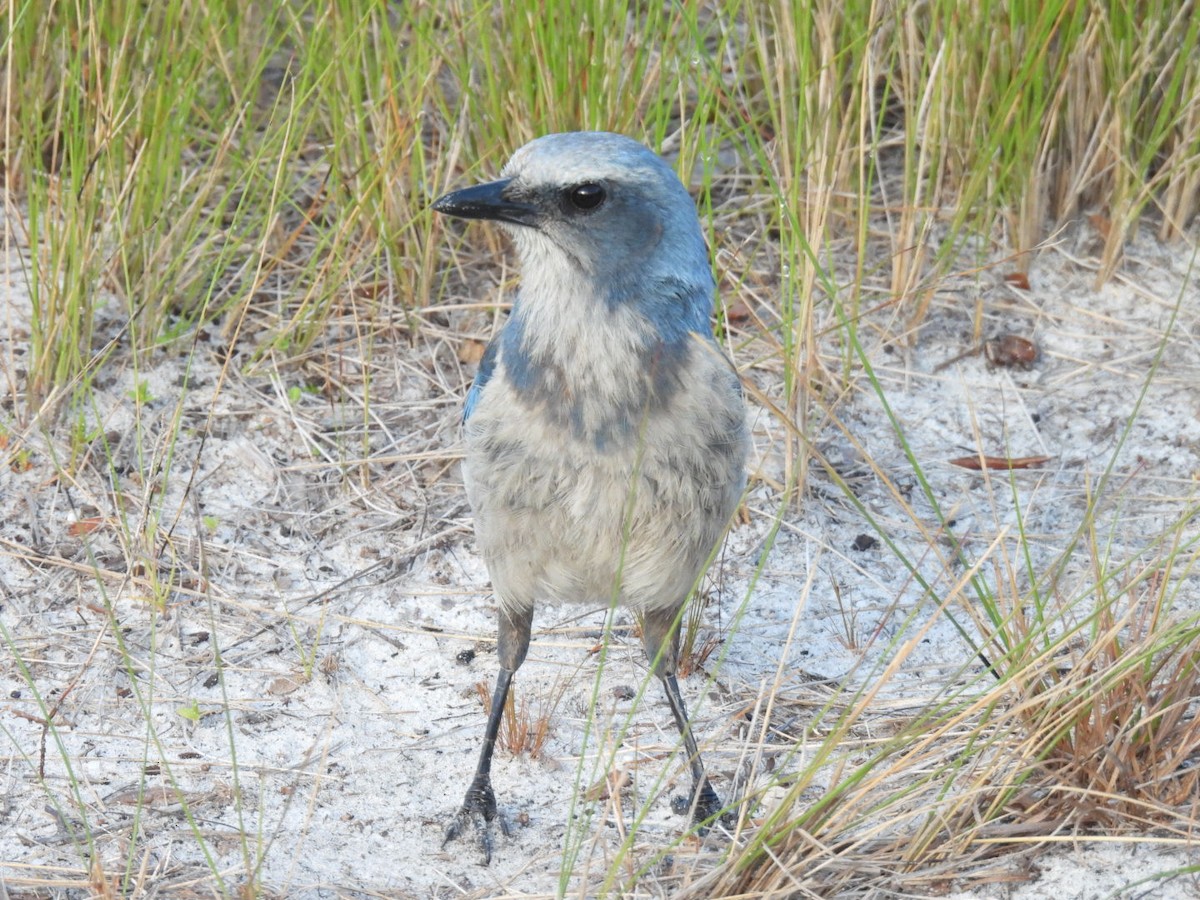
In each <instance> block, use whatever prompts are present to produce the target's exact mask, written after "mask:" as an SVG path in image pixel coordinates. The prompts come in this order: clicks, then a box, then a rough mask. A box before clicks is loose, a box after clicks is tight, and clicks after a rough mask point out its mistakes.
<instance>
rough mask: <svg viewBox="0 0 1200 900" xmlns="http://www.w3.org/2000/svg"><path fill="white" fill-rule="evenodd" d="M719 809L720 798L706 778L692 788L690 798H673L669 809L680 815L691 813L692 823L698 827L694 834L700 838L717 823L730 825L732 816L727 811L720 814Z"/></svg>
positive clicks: (720, 805) (720, 804)
mask: <svg viewBox="0 0 1200 900" xmlns="http://www.w3.org/2000/svg"><path fill="white" fill-rule="evenodd" d="M721 807H722V803H721V798H720V797H718V796H717V792H716V791H714V790H713V787H712V785H711V784H709V783H708V779H707V778H705V779H704V780H702V781H701V782H700V783H699V784H698V785H696V786H694V787H693V788H692V796H691V797H690V798H688V797H675V798H674V799H672V800H671V809H673V810H674V811H675V812H677V813H679V814H680V815H683V814H684V813H686V812H688V811H689V810H690V811H691V813H692V821H693V822H695V823H696V825H697V826H698V827H697V829H696V832H697V834H700V835H701V836H703V835H705V834H708V829H709V828H710V827H711V826H713V825H715V824H716V823H717V822H720V823H721V824H722V825H729V824H731V823H732V821H733V816H732V814H731V813H729V812H728V811H726V812H722V811H721Z"/></svg>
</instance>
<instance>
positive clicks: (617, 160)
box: [433, 132, 713, 327]
mask: <svg viewBox="0 0 1200 900" xmlns="http://www.w3.org/2000/svg"><path fill="white" fill-rule="evenodd" d="M500 175H501V177H500V179H499V180H498V181H493V182H490V183H488V184H481V185H477V186H475V187H469V188H465V189H463V190H459V191H454V192H452V193H449V194H446V195H445V196H443V197H441V198H439V199H438V200H437V201H435V202H434V204H433V208H434V209H435V210H436V211H438V212H440V213H444V214H446V215H451V216H458V217H460V218H466V219H490V220H493V221H496V222H499V223H500V224H501V225H502V226H503V227H504V228H505V229H506V230H507V231H508V232H509V233H510V234H511V235H512V237H513V241H514V243H515V245H516V248H517V252H518V255H519V256H520V258H521V263H522V275H523V280H524V281H525V283H526V286H527V288H528V286H529V281H530V278H531V277H538V274H539V273H549V274H548V277H550V278H553V279H554V281H555V283H558V284H562V283H567V282H566V281H565V280H564V279H574V280H575V283H580V284H584V285H587V286H588V289H589V290H591V291H593V292H594V293H595V294H597V295H598V296H600V297H602V298H603V299H604V300H606V301H607V302H609V303H610V304H614V305H617V304H634V305H639V304H642V303H646V304H650V305H652V306H653V305H661V304H662V301H663V299H664V298H666V297H671V298H673V301H674V302H673V303H672V304H671V305H672V306H674V307H675V308H674V309H650V308H648V309H646V310H645V312H646V313H647V314H648V315H649V316H650V317H651V318H655V319H657V318H659V317H660V316H667V317H672V318H685V319H687V320H689V326H690V327H700V321H699V320H701V319H702V320H703V322H704V324H705V325H707V318H708V315H709V312H710V311H711V304H712V293H713V281H712V274H711V270H710V268H709V262H708V251H707V248H706V246H705V243H704V236H703V234H702V232H701V229H700V222H699V220H698V218H697V216H696V207H695V204H694V203H693V202H692V198H691V197H690V196H689V195H688V192H687V190H686V189H685V188H684V186H683V184H682V183H681V182H680V181H679V178H678V177H677V176H676V175H675V172H674V171H673V170H672V169H671V167H670V166H668V165H667V163H665V162H664V161H663V160H662V159H661V158H660V157H658V156H657V155H656V154H654V153H652V152H651V151H650V150H648V149H647V148H646V147H644V146H642V145H641V144H640V143H638V142H637V141H634V140H632V139H630V138H627V137H623V136H621V135H618V134H609V133H607V132H569V133H564V134H550V135H546V136H544V137H540V138H538V139H537V140H534V141H532V142H530V143H528V144H526V145H525V146H524V147H522V148H520V149H519V150H517V151H516V153H514V154H513V155H512V158H511V159H509V161H508V163H507V164H505V166H504V168H503V170H502V171H501V173H500ZM681 300H682V301H683V303H684V306H685V309H682V310H681V309H679V308H678V304H679V302H680V301H681ZM681 313H683V316H682V317H681V316H680V314H681ZM691 320H696V321H691Z"/></svg>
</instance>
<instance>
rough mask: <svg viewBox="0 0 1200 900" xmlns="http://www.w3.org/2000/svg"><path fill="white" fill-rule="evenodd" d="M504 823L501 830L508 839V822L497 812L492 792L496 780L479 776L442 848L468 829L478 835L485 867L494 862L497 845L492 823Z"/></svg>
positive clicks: (452, 824)
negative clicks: (493, 857)
mask: <svg viewBox="0 0 1200 900" xmlns="http://www.w3.org/2000/svg"><path fill="white" fill-rule="evenodd" d="M494 821H499V822H500V830H501V831H502V832H503V833H504V836H505V837H508V836H509V835H511V834H512V829H511V828H510V827H509V824H508V820H507V819H505V818H504V816H503V815H502V814H501V813H500V812H499V811H498V810H497V809H496V794H495V792H494V791H492V780H491V778H489V777H488V776H486V775H483V776H480V775H476V776H475V780H474V781H472V782H471V786H470V787H469V788H467V796H466V797H465V798H463V804H462V806H461V807H460V808H459V810H458V812H457V813H456V814H455V816H454V818H453V819H452V820H451V821H450V824H449V825H447V826H446V834H445V837H443V838H442V846H443V847H445V846H446V845H447V844H448V843H450V842H451V841H452V840H454V839H455V838H457V837H459V836H460V835H462V834H463V833H464V832H465V831H466V830H467V828H468V826H469V827H470V828H471V829H472V830H474V832H475V843H476V844H478V845H479V849H480V850H482V851H483V864H484V865H485V866H486V865H487V864H488V863H490V862H491V861H492V849H493V848H494V846H495V842H494V840H493V838H492V822H494Z"/></svg>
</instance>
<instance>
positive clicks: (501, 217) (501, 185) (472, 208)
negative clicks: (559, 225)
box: [433, 178, 539, 228]
mask: <svg viewBox="0 0 1200 900" xmlns="http://www.w3.org/2000/svg"><path fill="white" fill-rule="evenodd" d="M510 184H512V179H511V178H505V179H502V180H500V181H492V182H489V183H488V184H477V185H475V186H474V187H469V188H463V189H462V190H461V191H451V192H450V193H449V194H443V195H442V196H441V197H438V198H437V199H436V200H434V201H433V208H434V210H435V211H436V212H440V213H443V214H444V215H447V216H457V217H458V218H460V219H491V220H493V221H496V222H509V223H511V224H513V225H525V226H526V227H529V228H536V227H537V224H538V218H539V216H538V211H537V207H535V206H533V205H531V204H529V203H523V202H521V201H520V200H518V199H516V198H515V197H511V196H506V195H505V191H506V189H507V188H508V186H509V185H510Z"/></svg>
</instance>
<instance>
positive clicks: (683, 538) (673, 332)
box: [432, 131, 749, 865]
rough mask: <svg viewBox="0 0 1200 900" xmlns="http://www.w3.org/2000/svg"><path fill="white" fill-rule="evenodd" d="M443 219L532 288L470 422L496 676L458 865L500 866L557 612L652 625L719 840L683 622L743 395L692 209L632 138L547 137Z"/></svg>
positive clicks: (738, 434) (467, 462) (499, 338)
mask: <svg viewBox="0 0 1200 900" xmlns="http://www.w3.org/2000/svg"><path fill="white" fill-rule="evenodd" d="M432 208H433V209H434V210H435V211H436V212H438V213H441V214H443V215H447V216H452V217H458V218H463V219H483V220H491V221H494V222H497V223H499V225H500V226H501V227H502V228H503V230H504V231H506V232H507V233H508V234H509V236H510V237H511V239H512V242H513V245H514V247H515V250H516V254H517V257H518V262H519V266H520V285H519V289H518V292H517V295H516V299H515V300H514V302H513V305H512V309H511V311H510V313H509V315H508V318H507V320H506V322H505V323H504V325H503V327H502V328H501V329H500V331H499V332H498V333H497V334H496V335H495V336H494V337H493V338H492V340H491V341H490V342H489V344H488V345H487V347H486V349H485V351H484V353H483V356H482V358H481V360H480V363H479V367H478V369H477V371H476V374H475V377H474V380H473V381H472V384H471V386H470V388H469V390H468V392H467V395H466V400H465V403H464V405H463V414H462V433H463V440H464V443H465V456H464V462H463V481H464V484H465V487H466V492H467V498H468V500H469V502H470V505H471V508H472V511H473V513H474V522H475V535H476V542H477V544H478V547H479V550H480V553H481V555H482V557H483V559H484V562H485V563H486V566H487V569H488V573H489V575H490V578H491V583H492V588H493V590H494V592H495V596H496V600H497V606H498V638H497V655H498V657H499V664H500V671H499V674H498V676H497V679H496V685H495V689H494V691H493V694H492V701H491V707H490V711H489V713H488V717H487V725H486V728H485V731H484V738H483V744H482V747H481V749H480V752H479V760H478V766H477V768H476V771H475V775H474V778H473V780H472V781H471V784H470V786H469V787H468V789H467V792H466V796H465V798H464V800H463V803H462V806H461V807H460V808H459V810H458V812H457V814H455V816H454V817H453V819H452V820H451V821H450V823H449V824H448V826H447V827H446V830H445V834H444V840H443V846H445V845H446V844H447V843H449V842H450V841H452V840H454V839H455V838H457V837H459V836H460V835H462V834H464V833H465V832H467V831H468V830H469V829H473V830H474V832H475V833H476V842H477V844H478V845H479V847H480V848H481V850H482V852H483V855H484V864H485V865H486V864H488V863H490V861H491V858H492V852H493V847H494V837H493V830H492V826H493V823H494V822H495V820H496V819H497V818H498V816H499V819H500V826H501V829H502V830H503V831H504V832H505V833H508V826H507V823H506V820H505V818H504V817H503V816H502V815H499V814H498V812H497V805H496V797H495V792H494V790H493V787H492V780H491V765H492V755H493V752H494V749H495V744H496V736H497V733H498V731H499V728H500V721H501V718H502V715H503V711H504V706H505V701H506V698H507V696H508V692H509V689H510V687H511V685H512V681H513V676H514V675H515V674H516V672H517V670H518V669H519V668H520V666H521V664H522V662H524V660H525V657H526V654H527V652H528V650H529V644H530V634H531V628H532V622H533V611H534V607H535V606H536V605H538V604H541V603H543V602H557V603H563V602H566V603H598V604H608V603H611V602H614V601H615V602H618V603H620V604H623V605H625V606H627V607H629V608H630V609H632V610H633V611H634V612H635V614H637V616H638V617H639V618H640V620H641V624H642V638H643V644H644V646H645V650H646V654H647V656H648V657H649V659H650V663H651V667H652V669H653V672H654V674H655V675H656V676H657V677H658V679H659V680H660V681H661V682H662V685H663V688H664V690H665V692H666V697H667V702H668V704H669V706H670V709H671V713H672V716H673V718H674V720H675V725H676V727H677V728H678V730H679V733H680V735H681V737H682V740H683V744H684V749H685V752H686V753H687V757H688V762H689V765H690V769H691V776H692V792H691V802H690V804H689V805H690V808H691V810H692V817H693V820H694V821H695V822H696V823H697V824H698V825H699V826H700V828H701V829H704V828H705V826H706V825H707V824H710V823H711V822H712V820H714V819H715V818H716V817H717V816H718V815H719V814H720V813H721V811H722V805H721V801H720V799H719V797H718V795H717V793H716V791H715V790H714V789H713V787H712V786H711V784H710V783H709V780H708V778H707V776H706V774H705V771H704V766H703V764H702V762H701V759H700V753H699V750H698V749H697V746H696V739H695V735H694V734H693V732H692V728H691V725H690V722H689V719H688V716H687V712H686V709H685V706H684V702H683V697H682V695H681V694H680V691H679V684H678V680H677V678H676V668H677V665H678V657H679V622H680V618H681V610H682V609H683V606H684V604H685V602H686V601H687V599H688V597H689V595H690V594H691V592H692V590H693V588H694V587H695V585H696V583H697V582H698V581H699V578H700V576H701V575H702V574H703V571H704V569H705V567H706V564H707V563H708V561H709V560H710V559H711V558H712V554H713V552H714V550H715V548H716V547H717V545H718V543H719V542H720V541H721V540H722V539H723V538H724V535H725V533H726V530H727V528H728V526H729V523H730V520H731V518H732V516H733V514H734V512H735V510H736V509H737V507H738V504H739V503H740V500H741V496H742V493H743V491H744V487H745V482H746V476H745V469H746V457H747V454H748V441H749V438H748V434H747V428H746V409H745V400H744V396H743V392H742V389H741V382H740V380H739V377H738V374H737V371H736V369H735V368H734V366H733V364H732V362H731V361H730V359H729V357H728V356H727V355H726V354H725V352H724V351H723V350H722V348H721V346H720V345H719V344H718V343H717V341H716V339H715V337H714V334H713V327H712V321H711V319H712V312H713V304H714V299H715V296H716V285H715V282H714V280H713V274H712V268H711V265H710V263H709V254H708V247H707V245H706V243H705V240H704V234H703V231H702V229H701V226H700V221H699V217H698V215H697V212H696V206H695V204H694V202H693V201H692V198H691V196H690V195H689V194H688V192H687V189H686V188H685V187H684V186H683V184H682V182H681V181H680V180H679V178H678V177H677V176H676V174H675V172H674V170H673V169H672V168H671V167H670V166H669V165H668V164H667V163H666V161H664V160H663V159H662V158H661V157H660V156H658V155H657V154H655V153H654V152H652V151H651V150H650V149H648V148H647V147H646V146H644V145H643V144H641V143H640V142H638V141H636V140H634V139H633V138H630V137H626V136H623V135H619V134H613V133H608V132H599V131H579V132H566V133H559V134H547V135H544V136H542V137H539V138H536V139H535V140H533V141H531V142H530V143H528V144H526V145H524V146H523V147H521V148H520V149H518V150H517V151H516V152H515V153H513V154H512V156H511V158H510V159H509V160H508V162H507V163H506V164H505V165H504V167H503V168H502V170H501V172H500V177H499V179H498V180H495V181H491V182H489V183H484V184H477V185H475V186H472V187H467V188H463V189H461V190H456V191H452V192H450V193H447V194H445V195H444V196H441V197H439V198H438V199H437V200H435V201H434V203H433V204H432Z"/></svg>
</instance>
